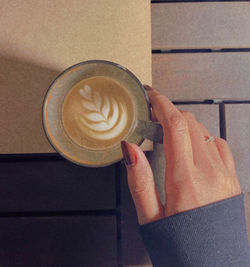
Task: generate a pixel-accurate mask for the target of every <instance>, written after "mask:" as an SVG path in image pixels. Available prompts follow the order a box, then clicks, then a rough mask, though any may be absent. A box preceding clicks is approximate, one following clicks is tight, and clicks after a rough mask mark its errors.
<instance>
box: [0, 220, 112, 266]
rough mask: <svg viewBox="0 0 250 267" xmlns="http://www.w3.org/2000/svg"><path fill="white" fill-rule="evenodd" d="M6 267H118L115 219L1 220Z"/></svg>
mask: <svg viewBox="0 0 250 267" xmlns="http://www.w3.org/2000/svg"><path fill="white" fill-rule="evenodd" d="M0 236H1V238H0V262H1V266H4V267H14V266H20V267H21V266H22V267H24V266H25V267H28V266H32V267H41V266H46V267H55V266H60V267H69V266H72V267H73V266H74V267H83V266H91V267H100V266H103V267H116V266H117V263H116V260H117V259H116V221H115V217H53V218H52V217H44V218H8V219H7V218H0Z"/></svg>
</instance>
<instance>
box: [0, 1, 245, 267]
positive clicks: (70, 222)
mask: <svg viewBox="0 0 250 267" xmlns="http://www.w3.org/2000/svg"><path fill="white" fill-rule="evenodd" d="M249 11H250V3H247V2H238V1H231V2H224V1H221V2H213V1H203V2H202V1H200V2H199V1H195V2H194V1H193V2H191V1H190V2H188V1H152V2H151V21H152V29H151V32H152V33H151V34H152V63H153V64H152V74H153V76H152V78H153V87H155V88H156V89H157V90H159V91H160V92H161V93H162V94H164V95H166V96H167V97H169V99H170V100H171V101H173V103H174V104H175V105H176V106H177V108H179V109H181V110H188V111H191V112H192V113H193V114H194V115H195V117H196V119H197V120H198V121H199V122H201V123H202V124H203V125H204V126H205V127H206V128H207V129H208V131H209V132H210V133H211V134H212V135H216V136H218V137H222V138H225V139H226V140H227V142H228V144H229V146H230V148H231V151H232V154H233V157H234V160H235V166H236V171H237V175H238V178H239V181H240V184H241V187H242V190H243V192H244V193H245V210H246V220H247V229H248V236H249V237H250V177H249V173H250V164H249V155H250V140H249V138H248V137H249V132H250V123H249V115H248V114H250V90H249V88H248V87H249V84H250V75H249V74H250V73H249V72H250V68H249V67H250V45H249V42H250V37H249V34H247V33H248V32H249V30H250V18H249V16H248V14H249ZM146 155H147V157H148V159H149V161H150V164H151V166H152V169H153V172H154V175H155V181H156V186H157V190H158V191H159V194H160V197H161V200H162V202H164V192H163V188H164V186H162V185H163V183H164V171H165V161H164V155H163V150H162V145H156V146H155V148H154V151H148V152H146ZM0 199H1V201H0V236H1V239H0V262H1V265H2V266H4V267H13V266H22V267H27V266H32V267H36V266H46V267H54V266H60V267H63V266H65V267H71V266H72V267H78V266H79V267H82V266H87V267H88V266H89V267H92V266H97V267H99V266H102V267H103V266H108V267H110V266H126V267H128V266H134V267H135V266H137V267H139V266H144V267H145V266H152V264H151V262H150V259H149V256H148V254H147V251H146V250H145V248H144V247H143V243H142V240H141V238H140V236H139V234H138V232H137V228H136V227H137V217H136V211H135V208H134V205H133V201H132V198H131V195H130V193H129V190H128V184H127V180H126V171H125V166H124V165H123V164H122V163H117V164H114V165H111V166H108V167H104V168H98V169H94V168H83V167H80V166H77V165H74V164H72V163H71V162H68V161H66V160H64V159H63V158H61V157H50V156H49V155H48V154H46V157H43V156H41V157H33V156H32V155H31V156H27V157H21V156H20V157H18V156H15V157H12V156H9V157H5V158H1V159H0Z"/></svg>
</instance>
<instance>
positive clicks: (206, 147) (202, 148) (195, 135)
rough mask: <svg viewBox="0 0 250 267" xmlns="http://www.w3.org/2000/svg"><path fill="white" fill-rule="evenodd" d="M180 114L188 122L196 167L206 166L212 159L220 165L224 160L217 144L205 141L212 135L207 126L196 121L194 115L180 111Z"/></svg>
mask: <svg viewBox="0 0 250 267" xmlns="http://www.w3.org/2000/svg"><path fill="white" fill-rule="evenodd" d="M180 112H181V113H182V115H183V116H184V117H185V118H186V120H187V122H188V128H189V133H190V138H191V142H192V149H193V157H194V164H195V165H196V166H200V165H202V164H206V162H207V161H210V159H213V160H214V162H219V163H220V162H221V161H222V159H221V157H220V154H219V152H218V149H217V146H216V144H215V142H209V143H207V142H206V141H205V136H210V135H211V134H210V133H209V132H208V130H207V129H206V128H205V126H203V125H202V124H201V123H199V122H198V121H197V120H196V119H195V116H194V114H193V113H191V112H189V111H186V110H180Z"/></svg>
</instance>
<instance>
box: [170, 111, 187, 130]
mask: <svg viewBox="0 0 250 267" xmlns="http://www.w3.org/2000/svg"><path fill="white" fill-rule="evenodd" d="M168 125H169V127H174V128H175V129H176V130H183V129H186V128H187V121H186V119H185V118H184V117H183V116H182V115H179V114H174V115H171V116H170V117H169V118H168Z"/></svg>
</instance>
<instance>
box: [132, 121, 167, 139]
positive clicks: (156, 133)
mask: <svg viewBox="0 0 250 267" xmlns="http://www.w3.org/2000/svg"><path fill="white" fill-rule="evenodd" d="M137 132H138V133H140V134H141V135H142V136H143V137H144V138H146V139H149V140H151V141H154V142H156V143H159V144H163V135H164V133H163V129H162V126H161V124H160V123H158V122H153V121H142V120H139V121H138V127H137Z"/></svg>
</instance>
